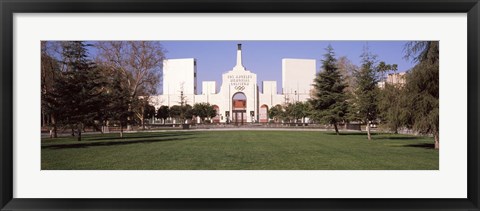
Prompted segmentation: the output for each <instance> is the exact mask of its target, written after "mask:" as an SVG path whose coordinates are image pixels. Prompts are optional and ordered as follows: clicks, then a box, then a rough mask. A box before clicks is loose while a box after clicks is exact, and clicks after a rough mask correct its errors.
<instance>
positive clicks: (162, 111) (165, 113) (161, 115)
mask: <svg viewBox="0 0 480 211" xmlns="http://www.w3.org/2000/svg"><path fill="white" fill-rule="evenodd" d="M169 116H170V108H168V106H160V108H159V109H158V111H157V116H156V117H157V118H158V119H162V120H163V124H165V122H166V120H167V118H168V117H169Z"/></svg>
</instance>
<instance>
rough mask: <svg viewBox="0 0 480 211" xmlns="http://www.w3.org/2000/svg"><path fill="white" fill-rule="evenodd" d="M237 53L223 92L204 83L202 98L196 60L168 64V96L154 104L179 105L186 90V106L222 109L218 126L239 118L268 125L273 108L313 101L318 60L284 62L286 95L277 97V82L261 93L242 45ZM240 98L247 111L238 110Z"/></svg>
mask: <svg viewBox="0 0 480 211" xmlns="http://www.w3.org/2000/svg"><path fill="white" fill-rule="evenodd" d="M236 53H237V60H236V64H235V66H234V67H233V68H232V69H231V70H229V71H227V72H225V73H223V75H222V84H221V86H220V89H219V90H218V91H217V90H216V82H215V81H203V82H202V92H201V93H200V94H196V93H197V92H196V61H195V59H169V60H165V62H164V77H163V80H164V81H163V88H164V92H163V94H162V95H159V96H154V97H152V98H151V101H152V104H153V105H154V106H155V107H156V108H157V109H158V108H159V107H160V106H162V105H167V106H172V105H178V104H179V101H180V94H181V92H182V90H183V95H184V96H185V97H186V102H187V103H188V104H190V105H193V104H195V103H201V102H206V103H210V104H211V105H214V106H216V107H218V112H217V113H218V116H217V117H216V118H214V119H215V120H216V121H217V122H222V123H224V122H227V121H228V122H233V121H235V119H236V118H243V119H244V120H245V121H246V122H267V121H268V115H267V112H268V109H270V108H271V107H273V106H275V105H285V104H286V103H293V102H297V101H306V100H308V98H309V97H310V91H311V89H312V84H313V80H314V78H315V72H316V70H315V67H316V66H315V60H313V59H283V60H282V77H283V80H282V87H283V90H284V93H277V82H276V81H263V83H262V84H261V85H262V89H263V92H260V91H259V85H258V83H257V75H256V74H255V73H253V72H252V71H250V70H248V69H247V68H245V67H244V66H243V64H242V49H241V44H239V45H238V46H237V52H236ZM285 90H288V92H285ZM237 96H244V97H243V98H245V99H244V100H246V101H245V102H243V99H241V100H242V103H241V105H244V108H236V107H234V98H236V97H237ZM236 101H238V100H236ZM236 101H235V102H236ZM236 103H239V102H236Z"/></svg>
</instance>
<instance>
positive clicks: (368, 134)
mask: <svg viewBox="0 0 480 211" xmlns="http://www.w3.org/2000/svg"><path fill="white" fill-rule="evenodd" d="M367 137H368V140H372V135H371V134H370V123H367Z"/></svg>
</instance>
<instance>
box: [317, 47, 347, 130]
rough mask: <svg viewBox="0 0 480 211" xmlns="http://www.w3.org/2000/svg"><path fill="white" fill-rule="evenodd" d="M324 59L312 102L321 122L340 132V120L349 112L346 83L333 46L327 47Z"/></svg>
mask: <svg viewBox="0 0 480 211" xmlns="http://www.w3.org/2000/svg"><path fill="white" fill-rule="evenodd" d="M326 50H327V53H326V54H324V59H323V60H322V68H323V71H322V72H320V73H318V74H317V77H316V78H315V79H314V84H313V86H314V88H315V96H314V98H313V99H312V100H310V103H311V104H312V107H313V108H314V111H315V113H316V115H315V116H316V117H317V118H318V120H319V121H320V122H324V123H326V124H331V125H333V126H334V127H335V133H336V134H337V135H339V134H340V133H339V132H338V122H341V121H344V120H345V116H346V113H347V108H348V107H347V102H346V100H347V96H346V93H345V88H346V87H347V85H346V83H345V82H344V79H343V77H342V75H341V74H340V71H339V70H338V68H337V60H336V59H335V54H334V52H333V48H332V46H330V45H329V46H328V47H327V48H326Z"/></svg>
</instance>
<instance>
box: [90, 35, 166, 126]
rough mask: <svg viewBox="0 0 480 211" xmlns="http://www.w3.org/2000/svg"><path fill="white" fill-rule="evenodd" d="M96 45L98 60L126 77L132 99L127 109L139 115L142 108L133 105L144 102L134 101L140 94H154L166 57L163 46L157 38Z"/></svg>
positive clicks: (98, 43)
mask: <svg viewBox="0 0 480 211" xmlns="http://www.w3.org/2000/svg"><path fill="white" fill-rule="evenodd" d="M95 46H96V47H97V49H98V57H97V60H98V62H99V63H101V64H104V65H106V66H108V67H110V68H112V69H113V70H115V71H119V72H120V73H121V74H122V75H123V77H124V78H125V80H126V83H125V86H126V88H127V89H128V90H129V94H130V98H131V100H130V101H131V103H130V104H129V110H130V111H136V112H137V116H139V117H141V116H142V115H140V114H141V113H140V112H141V111H142V109H138V108H137V109H135V108H134V106H137V107H138V106H139V107H141V106H142V105H143V104H141V103H135V100H136V98H138V97H140V96H142V97H145V98H148V96H150V95H153V94H156V88H157V86H158V84H159V83H160V70H161V66H162V62H163V59H164V58H165V56H164V49H163V47H162V45H161V44H160V43H159V42H156V41H108V42H105V41H102V42H97V43H96V44H95ZM129 126H130V125H129Z"/></svg>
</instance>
